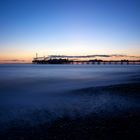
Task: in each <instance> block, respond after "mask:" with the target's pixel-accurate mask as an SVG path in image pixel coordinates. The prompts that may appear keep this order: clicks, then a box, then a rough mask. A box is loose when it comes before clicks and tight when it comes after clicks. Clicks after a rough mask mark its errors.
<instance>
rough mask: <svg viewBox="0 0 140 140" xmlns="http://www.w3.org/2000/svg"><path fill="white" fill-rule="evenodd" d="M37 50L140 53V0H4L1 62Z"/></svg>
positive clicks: (0, 1) (51, 52) (0, 24)
mask: <svg viewBox="0 0 140 140" xmlns="http://www.w3.org/2000/svg"><path fill="white" fill-rule="evenodd" d="M36 53H38V55H39V56H47V55H101V56H102V55H113V56H115V57H113V59H119V58H120V55H123V56H125V58H131V59H136V58H139V56H140V0H0V63H7V62H11V63H17V62H21V63H22V62H23V63H26V62H31V61H32V58H33V57H35V54H36ZM129 56H131V57H129ZM133 56H136V57H133ZM102 58H103V59H105V58H104V57H102Z"/></svg>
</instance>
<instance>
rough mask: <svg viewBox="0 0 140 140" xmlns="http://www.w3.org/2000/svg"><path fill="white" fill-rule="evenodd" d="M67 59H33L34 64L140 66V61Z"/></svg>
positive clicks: (54, 57) (59, 57) (58, 57)
mask: <svg viewBox="0 0 140 140" xmlns="http://www.w3.org/2000/svg"><path fill="white" fill-rule="evenodd" d="M70 58H71V59H69V58H67V57H66V56H49V57H37V55H36V57H35V58H34V59H33V61H32V63H33V64H83V65H84V64H97V65H101V64H102V65H106V64H113V65H119V64H120V65H123V64H126V65H140V60H126V59H123V60H100V59H91V60H77V59H76V60H75V59H74V57H73V56H71V57H70Z"/></svg>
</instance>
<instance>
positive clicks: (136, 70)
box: [0, 64, 140, 127]
mask: <svg viewBox="0 0 140 140" xmlns="http://www.w3.org/2000/svg"><path fill="white" fill-rule="evenodd" d="M139 78H140V66H138V65H33V64H11V65H10V64H4V65H0V124H1V125H4V126H5V127H8V124H9V122H11V121H13V120H14V121H17V122H18V123H20V121H21V120H24V122H27V123H29V124H31V125H33V124H37V123H43V122H44V121H50V120H53V119H56V118H58V117H63V115H65V114H67V115H70V116H72V117H75V116H76V115H77V114H78V115H81V116H84V115H87V114H89V113H96V114H98V113H99V114H100V112H103V111H104V112H105V113H106V112H107V113H109V112H115V111H116V108H117V110H118V112H119V111H122V110H127V109H131V108H140V103H139V101H138V100H134V99H128V98H127V97H126V98H125V97H121V96H119V95H116V94H112V93H99V94H94V93H93V95H92V96H91V95H89V94H88V93H89V91H88V92H87V94H86V93H85V94H84V95H83V94H81V95H80V94H79V92H78V94H77V90H80V89H81V90H82V89H86V88H89V87H100V88H101V87H102V86H108V85H115V84H123V83H133V82H135V81H138V80H139ZM85 92H86V90H85ZM132 94H133V93H132ZM114 106H115V109H114ZM118 112H117V113H116V114H118ZM114 114H115V113H114ZM18 123H17V124H16V125H19V124H18Z"/></svg>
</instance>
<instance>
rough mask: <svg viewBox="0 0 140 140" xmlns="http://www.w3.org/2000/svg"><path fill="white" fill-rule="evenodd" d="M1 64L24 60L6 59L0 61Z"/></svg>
mask: <svg viewBox="0 0 140 140" xmlns="http://www.w3.org/2000/svg"><path fill="white" fill-rule="evenodd" d="M0 61H2V62H24V61H25V60H20V59H9V60H8V59H7V60H0Z"/></svg>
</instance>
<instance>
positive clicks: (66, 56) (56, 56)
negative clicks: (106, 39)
mask: <svg viewBox="0 0 140 140" xmlns="http://www.w3.org/2000/svg"><path fill="white" fill-rule="evenodd" d="M93 57H132V58H140V56H129V55H122V54H112V55H105V54H99V55H81V56H69V55H49V58H93Z"/></svg>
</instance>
